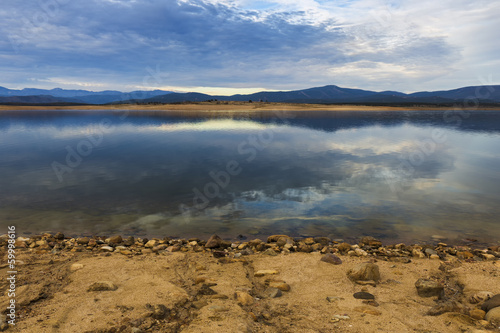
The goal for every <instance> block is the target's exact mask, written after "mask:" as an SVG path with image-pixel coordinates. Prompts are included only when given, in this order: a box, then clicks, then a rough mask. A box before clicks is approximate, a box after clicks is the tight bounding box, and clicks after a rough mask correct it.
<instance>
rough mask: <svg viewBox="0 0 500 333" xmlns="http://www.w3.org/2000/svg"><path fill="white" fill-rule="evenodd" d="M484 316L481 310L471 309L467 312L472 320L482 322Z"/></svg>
mask: <svg viewBox="0 0 500 333" xmlns="http://www.w3.org/2000/svg"><path fill="white" fill-rule="evenodd" d="M485 315H486V312H484V311H483V310H480V309H472V310H471V311H470V312H469V316H471V317H472V318H474V319H476V320H483V319H484V316H485Z"/></svg>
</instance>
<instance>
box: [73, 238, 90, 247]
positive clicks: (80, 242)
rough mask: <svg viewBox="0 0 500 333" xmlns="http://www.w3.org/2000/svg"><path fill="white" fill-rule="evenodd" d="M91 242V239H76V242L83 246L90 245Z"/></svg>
mask: <svg viewBox="0 0 500 333" xmlns="http://www.w3.org/2000/svg"><path fill="white" fill-rule="evenodd" d="M89 240H90V239H89V238H88V237H81V238H77V239H76V242H77V243H78V244H81V245H86V244H88V243H89Z"/></svg>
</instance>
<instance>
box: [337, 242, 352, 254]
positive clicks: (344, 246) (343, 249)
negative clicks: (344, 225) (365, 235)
mask: <svg viewBox="0 0 500 333" xmlns="http://www.w3.org/2000/svg"><path fill="white" fill-rule="evenodd" d="M351 248H352V247H351V245H350V244H347V243H340V244H339V245H338V246H337V249H339V251H340V252H347V251H350V250H351Z"/></svg>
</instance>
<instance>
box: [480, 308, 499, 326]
mask: <svg viewBox="0 0 500 333" xmlns="http://www.w3.org/2000/svg"><path fill="white" fill-rule="evenodd" d="M484 319H486V320H487V321H489V322H490V323H493V324H495V325H500V307H496V308H493V309H491V310H490V311H488V312H487V313H486V316H485V317H484Z"/></svg>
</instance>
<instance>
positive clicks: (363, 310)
mask: <svg viewBox="0 0 500 333" xmlns="http://www.w3.org/2000/svg"><path fill="white" fill-rule="evenodd" d="M354 311H357V312H361V313H366V314H371V315H374V316H380V315H381V314H382V312H380V311H378V310H375V309H374V308H372V307H370V306H367V305H361V306H356V307H355V308H354Z"/></svg>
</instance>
